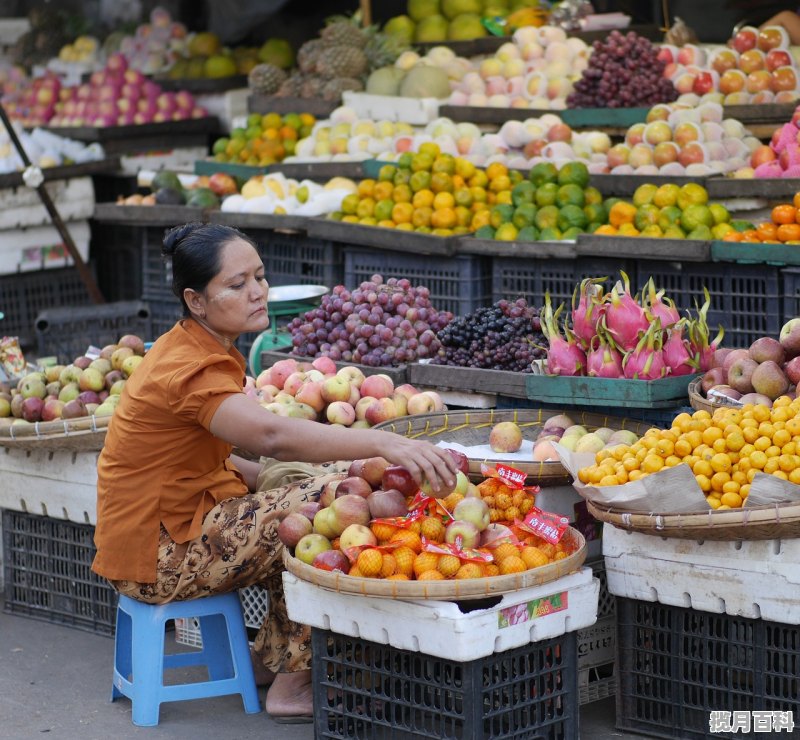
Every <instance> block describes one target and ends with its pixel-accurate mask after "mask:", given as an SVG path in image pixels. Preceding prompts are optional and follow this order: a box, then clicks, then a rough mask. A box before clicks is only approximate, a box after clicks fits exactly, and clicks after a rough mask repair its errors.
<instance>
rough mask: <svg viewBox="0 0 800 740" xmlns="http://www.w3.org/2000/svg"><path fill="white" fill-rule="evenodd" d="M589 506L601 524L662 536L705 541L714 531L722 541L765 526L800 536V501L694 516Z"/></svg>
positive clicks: (759, 535) (777, 535)
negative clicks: (724, 535)
mask: <svg viewBox="0 0 800 740" xmlns="http://www.w3.org/2000/svg"><path fill="white" fill-rule="evenodd" d="M586 505H587V509H588V510H589V513H590V514H591V515H592V516H594V517H595V518H596V519H599V520H600V521H603V522H607V523H608V524H613V525H614V526H616V527H619V528H621V529H629V530H634V531H637V532H643V533H649V534H654V535H659V536H669V533H671V532H672V533H674V532H691V534H692V536H694V535H697V537H698V539H702V534H703V533H706V534H708V533H712V532H713V533H714V535H715V539H718V538H719V537H718V535H719V534H720V533H724V532H725V531H726V530H727V531H729V532H731V533H732V534H733V533H746V532H747V530H748V528H750V530H752V531H753V532H754V533H755V530H756V528H760V527H765V526H766V527H778V526H788V527H791V528H798V530H799V531H798V535H796V536H800V502H795V501H786V502H782V503H775V504H768V505H765V506H753V507H746V508H741V509H726V510H723V511H716V510H714V509H711V508H709V510H708V511H706V512H691V513H667V512H661V513H659V512H651V513H645V512H635V511H621V510H620V509H614V508H613V507H609V506H607V505H605V504H598V503H596V502H593V501H591V500H590V499H586ZM779 536H781V533H780V532H779V531H778V530H777V529H776V530H775V531H774V533H773V537H772V538H775V537H779ZM731 539H748V537H742V536H736V537H731ZM753 539H771V538H770V537H762V536H761V533H759V534H758V536H755V537H753Z"/></svg>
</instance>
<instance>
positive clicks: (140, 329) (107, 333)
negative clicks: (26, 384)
mask: <svg viewBox="0 0 800 740" xmlns="http://www.w3.org/2000/svg"><path fill="white" fill-rule="evenodd" d="M123 334H136V335H137V336H139V337H141V338H142V339H143V340H144V341H147V340H148V339H149V338H150V336H151V334H152V327H151V325H150V308H149V307H148V305H147V304H146V303H143V302H142V301H118V302H115V303H104V304H101V305H98V306H79V307H74V306H69V307H65V308H52V309H47V310H46V311H42V312H41V313H40V314H39V315H38V316H37V317H36V339H37V345H38V349H39V356H40V357H45V356H49V355H56V356H57V357H58V361H59V362H61V363H63V364H68V363H70V362H72V360H73V359H74V358H75V357H77V356H79V355H82V354H83V353H84V352H85V351H86V348H87V347H89V346H90V345H94V346H95V347H104V346H105V345H107V344H114V343H115V342H116V341H117V340H118V339H119V338H120V337H121V336H122V335H123Z"/></svg>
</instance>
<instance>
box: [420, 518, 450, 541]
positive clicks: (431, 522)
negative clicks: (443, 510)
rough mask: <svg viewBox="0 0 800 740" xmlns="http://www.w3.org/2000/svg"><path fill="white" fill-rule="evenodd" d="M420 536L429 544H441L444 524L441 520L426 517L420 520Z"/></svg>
mask: <svg viewBox="0 0 800 740" xmlns="http://www.w3.org/2000/svg"><path fill="white" fill-rule="evenodd" d="M420 534H421V535H422V536H423V537H424V538H425V539H426V540H429V541H430V542H443V541H444V524H442V521H441V519H437V518H436V517H432V516H426V517H425V518H424V519H423V520H422V528H421V530H420Z"/></svg>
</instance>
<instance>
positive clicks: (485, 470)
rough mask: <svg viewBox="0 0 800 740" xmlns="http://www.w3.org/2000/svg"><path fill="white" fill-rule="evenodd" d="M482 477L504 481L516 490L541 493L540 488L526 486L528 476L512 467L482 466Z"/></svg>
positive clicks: (499, 465) (483, 464) (498, 465)
mask: <svg viewBox="0 0 800 740" xmlns="http://www.w3.org/2000/svg"><path fill="white" fill-rule="evenodd" d="M481 475H484V476H486V477H487V478H497V479H498V480H500V481H502V482H503V484H504V485H506V486H508V487H509V488H513V489H514V490H522V489H525V490H526V491H528V492H529V493H539V490H540V489H539V486H526V485H525V480H526V479H527V477H528V474H527V473H525V472H524V471H522V470H518V469H517V468H512V467H511V466H510V465H503V463H498V464H497V466H496V467H492V466H491V465H486V464H485V463H482V464H481Z"/></svg>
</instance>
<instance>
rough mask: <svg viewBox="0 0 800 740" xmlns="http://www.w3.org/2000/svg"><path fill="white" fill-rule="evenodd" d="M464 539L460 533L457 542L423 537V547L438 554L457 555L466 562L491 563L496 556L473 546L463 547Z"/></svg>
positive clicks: (426, 550)
mask: <svg viewBox="0 0 800 740" xmlns="http://www.w3.org/2000/svg"><path fill="white" fill-rule="evenodd" d="M463 544H464V541H463V539H462V538H461V536H460V535H459V536H458V537H456V541H455V542H430V541H429V540H426V539H425V538H424V537H423V538H422V549H423V550H424V551H425V552H434V553H436V554H438V555H455V556H456V557H457V558H458V559H459V560H462V561H463V562H465V563H491V562H492V561H493V560H494V556H493V555H491V554H490V553H488V552H481V551H480V550H475V549H474V548H471V547H463Z"/></svg>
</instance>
